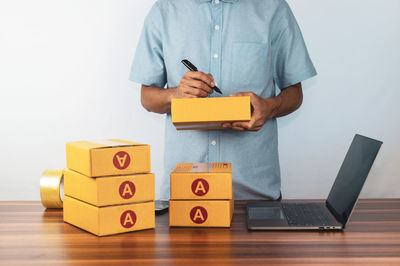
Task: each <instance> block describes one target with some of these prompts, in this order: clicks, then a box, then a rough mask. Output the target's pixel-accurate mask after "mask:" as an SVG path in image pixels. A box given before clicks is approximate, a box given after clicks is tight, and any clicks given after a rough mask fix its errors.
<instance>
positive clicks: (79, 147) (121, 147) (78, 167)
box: [66, 139, 150, 177]
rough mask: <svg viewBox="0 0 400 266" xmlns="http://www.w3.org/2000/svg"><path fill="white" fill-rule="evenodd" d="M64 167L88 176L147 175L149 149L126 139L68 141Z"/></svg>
mask: <svg viewBox="0 0 400 266" xmlns="http://www.w3.org/2000/svg"><path fill="white" fill-rule="evenodd" d="M66 149H67V167H68V168H69V169H71V170H74V171H76V172H79V173H81V174H84V175H86V176H91V177H99V176H111V175H123V174H135V173H148V172H150V146H149V145H145V144H140V143H136V142H130V141H125V140H116V139H112V140H104V141H76V142H69V143H67V145H66Z"/></svg>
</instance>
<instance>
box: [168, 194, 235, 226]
mask: <svg viewBox="0 0 400 266" xmlns="http://www.w3.org/2000/svg"><path fill="white" fill-rule="evenodd" d="M233 208H234V203H233V199H231V200H170V201H169V225H170V226H185V227H230V226H231V220H232V216H233Z"/></svg>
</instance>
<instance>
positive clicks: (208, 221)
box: [169, 163, 234, 227]
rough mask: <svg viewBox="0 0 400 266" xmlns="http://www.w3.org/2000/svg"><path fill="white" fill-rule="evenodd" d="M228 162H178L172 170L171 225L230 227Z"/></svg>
mask: <svg viewBox="0 0 400 266" xmlns="http://www.w3.org/2000/svg"><path fill="white" fill-rule="evenodd" d="M233 208H234V200H233V189H232V166H231V164H230V163H181V164H178V165H176V167H175V169H174V170H173V171H172V173H171V200H170V202H169V225H170V226H194V227H230V226H231V220H232V216H233Z"/></svg>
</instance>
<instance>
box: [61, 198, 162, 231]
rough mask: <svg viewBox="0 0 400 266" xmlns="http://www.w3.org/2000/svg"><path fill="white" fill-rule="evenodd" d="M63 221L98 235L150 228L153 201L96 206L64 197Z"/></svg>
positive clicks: (152, 225)
mask: <svg viewBox="0 0 400 266" xmlns="http://www.w3.org/2000/svg"><path fill="white" fill-rule="evenodd" d="M64 221H65V222H67V223H70V224H72V225H74V226H77V227H79V228H81V229H84V230H86V231H88V232H90V233H92V234H95V235H98V236H105V235H113V234H118V233H126V232H133V231H138V230H143V229H151V228H154V227H155V210H154V202H153V201H152V202H144V203H134V204H123V205H115V206H108V207H96V206H93V205H90V204H88V203H85V202H83V201H80V200H77V199H74V198H71V197H69V196H65V197H64Z"/></svg>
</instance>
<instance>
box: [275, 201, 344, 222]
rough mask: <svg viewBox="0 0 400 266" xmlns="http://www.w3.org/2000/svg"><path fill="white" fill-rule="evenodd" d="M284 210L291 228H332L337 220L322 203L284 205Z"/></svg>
mask: <svg viewBox="0 0 400 266" xmlns="http://www.w3.org/2000/svg"><path fill="white" fill-rule="evenodd" d="M282 208H283V210H284V211H285V215H286V218H287V221H288V223H289V225H291V226H326V225H327V226H331V225H335V224H337V222H336V220H335V219H334V218H333V217H331V216H330V215H328V213H327V210H326V208H325V206H324V205H323V204H321V203H283V204H282Z"/></svg>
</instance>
